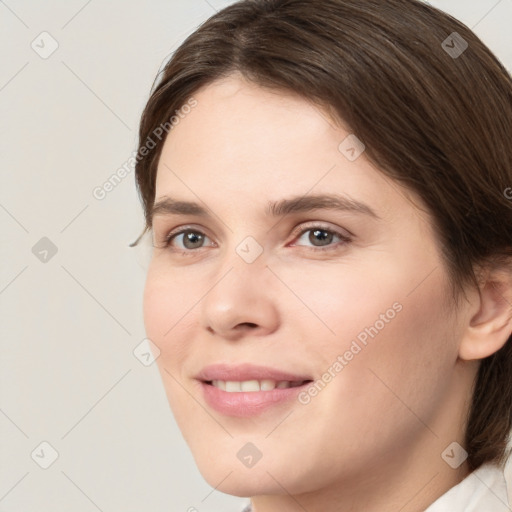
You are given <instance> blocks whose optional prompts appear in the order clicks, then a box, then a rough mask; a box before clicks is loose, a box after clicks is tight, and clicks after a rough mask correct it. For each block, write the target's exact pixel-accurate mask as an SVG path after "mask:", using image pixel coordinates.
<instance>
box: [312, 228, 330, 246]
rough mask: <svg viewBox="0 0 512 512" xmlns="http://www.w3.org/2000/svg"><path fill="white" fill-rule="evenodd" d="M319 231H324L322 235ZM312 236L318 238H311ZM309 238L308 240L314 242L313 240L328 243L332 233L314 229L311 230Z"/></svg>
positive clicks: (322, 230)
mask: <svg viewBox="0 0 512 512" xmlns="http://www.w3.org/2000/svg"><path fill="white" fill-rule="evenodd" d="M320 233H324V236H322V235H321V234H320ZM312 237H318V238H314V239H313V238H312ZM309 238H310V242H315V241H316V242H317V241H318V240H320V241H327V243H325V244H321V245H328V244H329V242H330V241H331V238H332V233H328V232H327V231H325V230H324V229H315V230H314V231H312V232H311V236H310V237H309Z"/></svg>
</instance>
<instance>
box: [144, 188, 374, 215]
mask: <svg viewBox="0 0 512 512" xmlns="http://www.w3.org/2000/svg"><path fill="white" fill-rule="evenodd" d="M312 210H340V211H348V212H354V213H360V214H364V215H368V216H370V217H373V218H375V219H380V217H379V215H377V213H375V211H374V210H373V209H372V208H370V206H368V205H367V204H365V203H362V202H360V201H356V200H355V199H351V198H349V197H346V196H341V195H336V194H320V195H309V196H301V197H292V198H290V199H281V200H279V201H274V202H272V201H269V202H268V203H267V207H266V209H265V214H266V215H267V216H271V217H283V216H285V215H289V214H291V213H303V212H309V211H312ZM150 215H151V219H153V217H154V216H157V215H162V216H163V215H196V216H199V217H209V216H210V213H209V212H208V210H207V209H206V208H204V207H203V206H201V205H200V204H198V203H195V202H191V201H179V200H177V199H173V198H172V197H169V196H163V197H162V198H160V199H159V200H158V201H156V202H155V204H154V205H153V207H152V208H151V213H150Z"/></svg>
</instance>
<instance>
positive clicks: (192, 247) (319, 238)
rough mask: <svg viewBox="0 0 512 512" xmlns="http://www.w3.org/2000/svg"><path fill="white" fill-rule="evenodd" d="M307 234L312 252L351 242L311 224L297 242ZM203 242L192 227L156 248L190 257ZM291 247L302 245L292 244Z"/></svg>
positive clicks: (336, 233)
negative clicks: (176, 244) (337, 240)
mask: <svg viewBox="0 0 512 512" xmlns="http://www.w3.org/2000/svg"><path fill="white" fill-rule="evenodd" d="M308 232H310V234H309V236H308V237H306V239H307V241H308V242H310V243H311V244H312V247H313V250H314V251H326V250H335V249H338V248H339V246H340V245H345V244H347V243H349V242H351V238H350V237H349V236H347V235H345V234H343V233H341V232H339V231H337V230H334V229H331V228H327V227H324V226H321V225H318V224H313V225H311V226H310V227H307V228H306V229H304V226H302V230H301V231H299V233H298V235H297V236H298V237H299V238H298V240H299V241H300V240H301V239H303V238H304V237H305V235H306V233H308ZM336 237H337V238H338V239H339V242H338V243H334V244H333V241H334V242H335V241H336V240H335V239H336ZM175 240H180V244H181V245H178V246H177V247H176V246H174V244H173V242H174V241H175ZM205 240H210V238H209V237H208V236H207V235H205V234H204V233H203V232H202V231H200V230H198V229H195V228H192V227H185V228H182V229H180V230H178V231H171V232H170V233H169V234H168V235H166V236H165V237H164V239H163V241H162V243H161V244H159V245H158V246H160V247H163V248H169V249H171V250H173V251H180V252H181V254H183V255H191V254H193V253H194V252H195V251H197V250H198V249H202V248H204V247H206V246H205V245H204V242H205ZM213 245H214V244H213V243H212V244H210V246H213ZM293 245H302V244H297V243H294V244H293ZM155 247H157V246H155Z"/></svg>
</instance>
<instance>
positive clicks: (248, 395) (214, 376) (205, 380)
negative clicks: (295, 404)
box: [196, 363, 313, 418]
mask: <svg viewBox="0 0 512 512" xmlns="http://www.w3.org/2000/svg"><path fill="white" fill-rule="evenodd" d="M196 379H197V380H198V381H200V385H201V389H202V393H203V398H204V400H205V402H206V403H207V404H208V405H209V406H210V407H211V408H212V409H215V410H216V411H217V412H219V413H221V414H223V415H225V416H235V417H239V418H246V417H249V416H256V415H258V414H261V413H263V412H264V411H266V410H267V409H269V408H271V407H278V406H281V407H284V406H285V405H287V404H289V403H290V402H291V401H292V400H293V399H294V398H296V397H297V395H298V394H299V393H300V392H301V391H303V390H304V388H305V387H307V386H309V385H310V384H311V382H309V381H312V380H313V379H312V378H311V377H310V376H308V375H301V374H293V373H290V372H287V371H284V370H278V369H275V368H270V367H268V366H258V365H254V364H250V363H245V364H239V365H236V366H233V365H228V364H214V365H209V366H206V367H205V368H203V369H202V370H201V371H200V372H199V373H198V374H197V375H196ZM263 379H271V380H275V381H282V380H287V381H301V380H304V381H308V382H305V383H304V384H302V385H301V386H295V387H291V388H274V389H271V390H267V391H238V392H228V391H224V390H222V389H219V388H217V387H215V386H213V385H212V384H209V382H210V381H212V380H231V381H244V380H263Z"/></svg>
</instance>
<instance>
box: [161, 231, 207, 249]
mask: <svg viewBox="0 0 512 512" xmlns="http://www.w3.org/2000/svg"><path fill="white" fill-rule="evenodd" d="M179 237H182V238H181V244H182V246H181V247H180V246H178V247H174V249H176V250H180V249H181V250H182V251H183V252H191V251H193V250H194V249H201V247H202V244H203V243H204V240H205V239H208V240H209V237H208V236H206V235H205V234H204V233H203V232H202V231H199V230H198V229H194V228H185V229H181V230H179V231H173V232H171V233H169V234H168V235H167V236H166V237H165V239H164V243H163V245H164V247H170V246H171V244H172V242H173V241H174V240H179V239H180V238H179Z"/></svg>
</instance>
